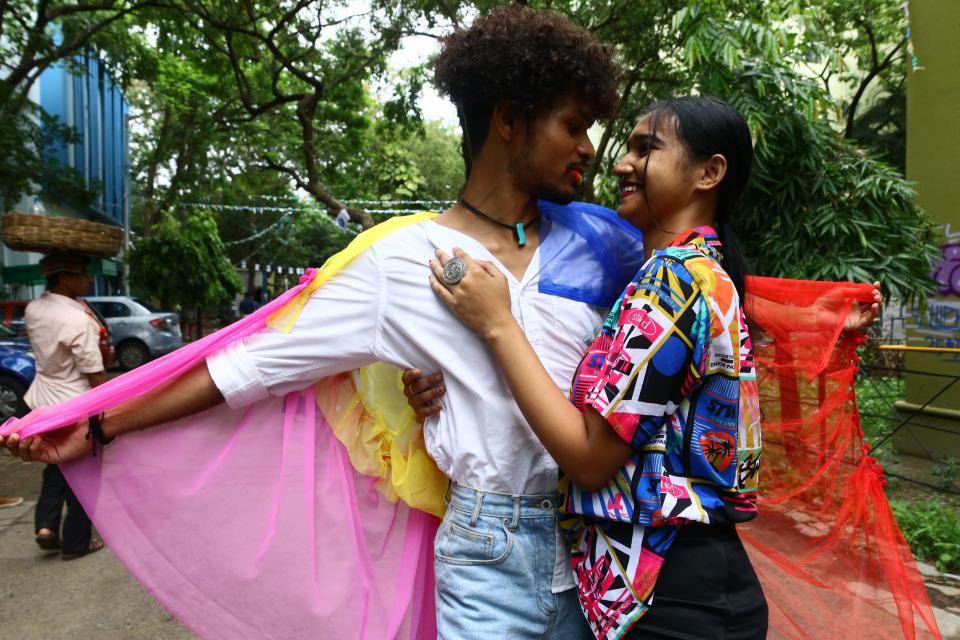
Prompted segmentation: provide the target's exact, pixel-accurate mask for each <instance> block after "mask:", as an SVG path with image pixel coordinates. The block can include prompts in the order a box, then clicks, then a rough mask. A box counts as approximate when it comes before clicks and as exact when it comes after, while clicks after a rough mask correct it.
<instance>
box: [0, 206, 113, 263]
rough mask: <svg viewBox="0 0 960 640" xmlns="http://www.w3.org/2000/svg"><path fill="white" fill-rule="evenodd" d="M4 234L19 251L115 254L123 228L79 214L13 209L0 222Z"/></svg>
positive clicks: (5, 239) (8, 243)
mask: <svg viewBox="0 0 960 640" xmlns="http://www.w3.org/2000/svg"><path fill="white" fill-rule="evenodd" d="M0 238H2V239H3V243H4V244H5V245H7V246H8V247H10V248H11V249H16V250H17V251H37V252H39V253H51V252H53V251H65V252H73V253H86V254H89V255H94V256H102V257H104V258H111V257H113V256H115V255H117V252H119V251H120V245H121V243H122V242H123V229H121V228H120V227H113V226H111V225H108V224H101V223H99V222H91V221H89V220H80V219H78V218H58V217H54V216H45V215H28V214H26V213H20V212H19V211H11V212H10V213H8V214H7V215H5V216H3V221H2V223H0Z"/></svg>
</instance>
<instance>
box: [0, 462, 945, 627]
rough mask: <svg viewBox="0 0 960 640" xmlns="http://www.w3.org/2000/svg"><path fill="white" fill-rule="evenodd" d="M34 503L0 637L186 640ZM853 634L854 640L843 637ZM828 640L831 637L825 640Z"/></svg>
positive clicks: (17, 527)
mask: <svg viewBox="0 0 960 640" xmlns="http://www.w3.org/2000/svg"><path fill="white" fill-rule="evenodd" d="M42 468H43V467H42V466H41V465H38V464H26V463H23V462H20V461H19V460H16V459H15V458H12V457H11V456H9V455H6V454H3V455H0V493H3V494H6V495H10V494H11V493H12V492H13V494H14V495H23V496H24V497H25V498H31V497H34V496H35V492H37V491H39V487H40V472H41V471H42ZM35 505H36V502H35V500H26V501H24V503H23V504H21V505H20V506H17V507H10V508H6V509H0V636H2V637H3V638H17V640H73V639H74V638H78V637H82V638H86V637H89V638H97V640H130V639H132V638H136V639H137V640H190V639H192V638H194V637H195V636H193V634H191V633H190V632H189V631H187V630H186V629H185V628H183V626H181V625H180V624H179V623H178V622H177V621H176V620H174V619H173V618H172V617H170V616H169V615H168V614H167V613H166V612H165V611H164V610H163V609H162V608H161V607H160V605H158V604H157V603H156V602H155V601H154V600H153V598H151V597H150V596H149V595H148V594H147V593H146V592H145V591H144V590H143V589H142V588H141V587H140V585H139V584H137V582H136V581H135V580H134V579H133V577H131V576H130V574H129V573H127V571H126V569H124V568H123V566H122V565H121V564H120V563H119V561H117V559H116V558H115V557H114V556H113V554H112V553H111V552H110V550H109V548H107V549H104V550H103V551H100V552H98V553H95V554H93V555H92V556H89V557H86V558H80V559H78V560H74V561H71V562H63V561H61V560H60V555H59V554H57V553H48V552H44V551H41V550H40V549H39V548H38V547H37V546H36V544H35V543H34V541H33V512H34V506H35ZM919 566H920V571H921V573H922V574H923V575H924V581H925V583H926V585H927V591H928V593H929V594H930V599H931V601H932V603H933V605H934V613H935V614H936V617H937V622H938V623H939V625H940V631H941V632H942V633H943V637H944V639H945V640H960V580H956V579H953V578H951V577H949V576H943V575H941V574H940V573H939V572H937V570H936V569H935V568H933V567H932V566H930V565H926V564H923V563H919ZM849 637H851V638H852V637H854V636H852V635H851V636H849ZM831 640H832V639H831Z"/></svg>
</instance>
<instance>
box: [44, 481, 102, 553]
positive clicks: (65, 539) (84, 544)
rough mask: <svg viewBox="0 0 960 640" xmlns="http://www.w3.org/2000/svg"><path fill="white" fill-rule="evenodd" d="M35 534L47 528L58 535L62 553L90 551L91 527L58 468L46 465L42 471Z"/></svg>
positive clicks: (84, 512) (85, 513) (88, 519)
mask: <svg viewBox="0 0 960 640" xmlns="http://www.w3.org/2000/svg"><path fill="white" fill-rule="evenodd" d="M64 502H66V503H67V517H66V518H64V519H63V532H61V531H60V517H61V515H60V514H61V513H62V511H63V503H64ZM35 523H36V531H37V532H39V531H40V529H50V530H51V531H53V532H54V533H56V534H58V535H59V536H60V540H61V545H62V546H61V548H62V549H63V551H64V553H82V552H84V551H86V550H87V549H89V548H90V536H91V525H90V518H88V517H87V512H86V511H84V510H83V507H82V506H81V505H80V501H79V500H77V496H75V495H73V489H71V488H70V485H69V484H67V479H66V478H64V477H63V472H62V471H60V467H58V466H57V465H55V464H48V465H47V468H46V469H44V470H43V484H42V485H41V486H40V498H39V499H38V500H37V512H36V521H35Z"/></svg>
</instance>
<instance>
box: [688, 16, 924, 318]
mask: <svg viewBox="0 0 960 640" xmlns="http://www.w3.org/2000/svg"><path fill="white" fill-rule="evenodd" d="M787 18H788V16H782V15H780V16H778V15H766V16H763V15H761V16H754V15H751V14H749V13H743V14H740V15H737V14H734V15H731V14H730V12H729V11H728V10H727V7H726V3H724V2H722V1H715V2H699V3H690V5H689V6H688V7H687V8H686V9H683V10H681V11H680V12H678V14H677V15H676V17H675V19H674V26H675V28H676V29H677V30H678V32H680V33H682V34H683V36H684V55H685V59H686V61H687V66H688V69H689V71H690V73H691V76H692V77H693V78H695V79H696V84H695V85H694V87H693V88H694V89H695V90H697V91H699V92H702V93H705V94H712V95H719V96H722V97H726V98H728V99H729V100H730V101H731V102H732V103H733V104H734V105H736V106H737V108H738V109H739V110H740V112H741V113H743V115H744V117H745V118H746V119H747V122H748V123H749V124H750V127H751V130H752V132H753V134H754V137H755V139H756V141H757V142H756V150H755V156H756V157H755V166H754V172H753V178H752V181H751V188H750V190H749V191H748V193H747V194H746V197H745V200H744V202H743V205H742V207H741V211H740V213H739V216H738V220H737V227H738V229H739V230H740V232H741V235H742V237H743V238H744V244H745V248H746V252H747V254H748V255H749V256H751V257H752V259H753V266H754V269H755V270H756V271H757V272H758V273H761V274H766V275H776V276H787V277H805V278H815V279H824V280H859V281H869V280H872V279H873V278H875V277H879V278H880V279H881V280H882V281H883V285H884V287H885V288H886V289H887V290H888V291H890V292H892V293H894V294H896V295H898V296H900V297H902V298H904V299H912V298H913V297H914V296H916V295H917V294H919V295H921V296H922V295H924V293H925V292H927V291H929V289H930V286H931V281H930V277H929V268H930V267H929V265H930V260H931V258H932V257H933V256H934V255H936V252H937V246H938V240H939V234H938V232H937V230H936V226H935V225H934V224H933V222H932V221H931V220H930V219H929V218H928V217H927V216H926V215H925V214H924V213H923V212H922V211H921V210H920V209H919V208H918V206H917V204H916V201H915V197H914V192H913V189H912V188H911V186H910V185H909V183H907V182H906V181H905V180H904V179H903V177H902V176H901V175H900V174H899V173H898V172H897V171H896V170H895V169H893V168H892V167H890V166H888V165H886V164H884V163H883V162H881V161H879V160H877V159H875V158H874V157H871V155H870V154H869V153H868V152H866V151H865V150H863V149H861V148H859V147H857V146H856V145H855V144H854V143H853V142H851V141H849V140H848V139H846V138H844V136H843V133H842V131H838V128H837V127H836V126H835V122H836V121H835V120H834V119H832V117H833V116H834V114H836V113H837V112H838V108H837V107H838V104H837V102H836V101H835V100H834V99H833V98H832V97H831V96H830V94H829V93H828V92H827V91H826V89H825V87H823V86H822V85H821V84H819V83H818V82H816V81H815V80H814V79H811V78H810V77H808V76H805V75H804V74H802V73H801V72H800V71H798V69H799V68H800V66H801V60H803V59H806V58H807V57H808V56H809V52H810V49H811V47H815V46H817V45H818V44H819V43H818V42H815V41H814V42H811V41H810V40H809V39H806V38H805V36H809V33H804V32H802V31H800V30H799V28H798V26H797V24H796V23H794V22H792V21H790V20H788V19H787Z"/></svg>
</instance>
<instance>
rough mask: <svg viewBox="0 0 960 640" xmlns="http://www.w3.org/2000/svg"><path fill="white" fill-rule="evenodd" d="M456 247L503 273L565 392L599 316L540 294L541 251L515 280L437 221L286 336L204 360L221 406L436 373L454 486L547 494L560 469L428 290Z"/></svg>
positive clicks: (384, 249)
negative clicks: (399, 374) (343, 378)
mask: <svg viewBox="0 0 960 640" xmlns="http://www.w3.org/2000/svg"><path fill="white" fill-rule="evenodd" d="M456 246H459V247H461V248H463V249H464V250H465V251H467V252H468V253H469V254H470V255H471V256H473V257H474V258H477V259H481V260H489V261H491V262H493V263H494V264H496V265H497V266H498V267H500V269H501V271H503V272H504V273H505V274H506V276H507V280H508V281H509V283H510V296H511V300H512V303H513V304H512V307H513V314H514V316H515V317H516V318H517V321H518V322H519V323H520V325H521V327H523V330H524V333H525V334H526V336H527V338H528V339H529V340H530V343H531V344H532V345H533V348H534V350H535V351H536V352H537V355H538V356H539V357H540V360H541V361H542V362H543V364H544V366H545V367H546V369H547V371H548V372H549V373H550V376H551V377H552V378H553V380H554V382H555V383H556V384H557V385H558V386H559V387H560V388H561V389H564V390H566V389H568V388H569V385H570V380H571V378H572V376H573V372H574V369H575V368H576V366H577V364H578V363H579V361H580V358H581V357H582V356H583V353H584V352H585V351H586V343H587V341H589V340H591V339H592V338H593V336H594V335H595V333H596V331H597V329H598V328H599V325H600V322H601V316H600V314H599V312H598V311H597V310H596V309H595V308H594V307H592V306H590V305H586V304H584V303H581V302H576V301H573V300H568V299H565V298H560V297H557V296H553V295H546V294H542V293H540V292H539V291H538V288H537V285H538V274H539V271H540V261H539V252H537V255H535V256H534V258H533V259H532V260H531V263H530V265H529V267H528V268H527V272H526V273H525V274H524V276H523V278H522V279H520V280H517V279H516V278H515V277H514V276H513V275H511V274H510V273H509V272H508V271H507V270H506V269H504V268H503V267H502V265H500V263H499V262H498V261H497V260H496V258H494V257H493V255H492V254H491V253H490V252H489V251H487V250H486V249H485V248H484V247H483V245H481V244H480V243H478V242H477V241H476V240H474V239H472V238H470V237H469V236H466V235H464V234H462V233H460V232H458V231H454V230H452V229H448V228H447V227H443V226H441V225H439V224H436V223H435V222H431V221H424V222H420V223H414V224H412V225H410V226H408V227H404V228H402V229H400V230H398V231H396V232H394V233H393V234H391V235H389V236H387V237H386V238H384V239H383V240H381V241H379V242H377V243H376V244H375V245H373V246H371V247H370V248H369V249H368V250H366V251H365V252H364V253H363V254H361V255H360V256H358V257H357V258H356V259H355V260H354V261H353V262H352V263H350V264H349V265H348V266H347V267H346V268H345V269H343V271H341V272H340V273H338V274H337V275H335V276H334V277H333V278H332V279H331V280H330V281H329V282H327V283H326V284H324V285H323V286H322V287H320V288H319V289H318V290H317V291H316V292H315V293H314V294H313V295H312V296H311V297H310V299H309V301H308V302H307V304H306V305H305V306H304V308H303V311H302V312H301V314H300V317H299V318H298V320H297V323H296V325H295V326H294V328H293V331H291V332H290V333H283V332H279V331H274V330H271V329H267V330H265V331H263V332H260V333H257V334H255V335H252V336H250V337H248V338H246V339H244V340H242V341H239V342H237V343H235V344H234V345H231V347H228V348H227V349H225V350H224V351H223V352H221V353H219V354H216V355H214V356H212V357H211V358H210V359H209V360H208V361H207V362H208V367H209V370H210V375H211V376H212V378H213V380H214V383H215V384H216V385H217V387H218V388H219V389H220V391H221V393H223V395H224V398H225V399H226V401H227V403H228V404H229V405H230V406H231V407H234V408H240V407H244V406H246V405H248V404H250V403H251V402H254V401H255V400H259V399H261V398H264V397H266V396H267V394H274V395H281V396H282V395H285V394H286V393H289V392H290V391H294V390H299V389H303V388H305V387H307V386H309V385H310V384H311V383H313V382H314V381H316V380H318V379H319V378H322V377H325V376H328V375H331V374H334V373H339V372H341V371H346V370H350V369H355V368H357V367H360V366H362V365H366V364H371V363H373V362H376V361H378V360H381V361H384V362H386V363H388V364H391V365H394V366H396V367H398V368H401V369H407V368H410V367H417V368H419V369H420V370H421V371H424V372H427V373H432V372H435V371H441V370H442V371H443V374H444V384H445V385H446V387H447V393H446V395H445V396H444V398H443V400H442V402H443V410H442V411H441V412H440V413H439V414H438V415H436V416H433V417H431V418H429V419H428V420H427V421H426V424H425V425H424V440H425V442H426V446H427V451H428V452H429V454H430V455H431V456H432V457H433V459H434V460H435V461H436V462H437V465H438V467H439V468H440V470H441V471H442V472H443V473H445V474H446V475H447V476H448V477H450V478H451V479H452V480H454V481H456V482H458V483H460V484H462V485H464V486H467V487H472V488H474V489H482V490H485V491H496V492H500V493H509V494H538V493H544V492H550V491H554V490H555V489H556V483H557V465H556V463H555V462H554V461H553V459H552V458H551V457H550V455H549V454H548V453H547V451H546V450H545V449H544V448H543V445H541V444H540V441H539V440H537V437H536V436H535V435H534V434H533V432H532V431H531V430H530V427H529V425H527V423H526V421H525V420H524V418H523V415H522V414H521V413H520V410H519V408H518V407H517V405H516V403H515V402H514V400H513V396H512V394H511V393H510V389H509V387H508V386H507V383H506V382H505V381H504V379H503V377H502V376H501V374H500V371H499V369H498V368H497V365H496V362H495V361H494V359H493V357H492V356H491V354H490V352H489V351H488V349H487V347H486V345H485V344H484V343H483V341H482V340H481V339H480V337H479V336H477V334H475V333H474V332H473V331H472V330H470V329H469V328H468V327H467V326H466V325H465V324H463V323H462V322H461V321H460V320H459V319H458V318H457V317H456V316H455V315H454V314H453V313H452V312H451V311H450V310H449V309H448V308H447V307H446V305H445V304H444V303H443V302H442V301H441V300H439V299H438V298H437V297H436V295H435V294H434V293H433V291H432V290H431V289H430V285H429V282H428V276H429V275H430V270H429V267H428V265H427V262H428V260H430V259H431V258H433V257H434V251H435V249H437V248H441V249H443V250H444V251H446V252H448V253H449V252H450V251H451V250H452V248H453V247H456Z"/></svg>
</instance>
